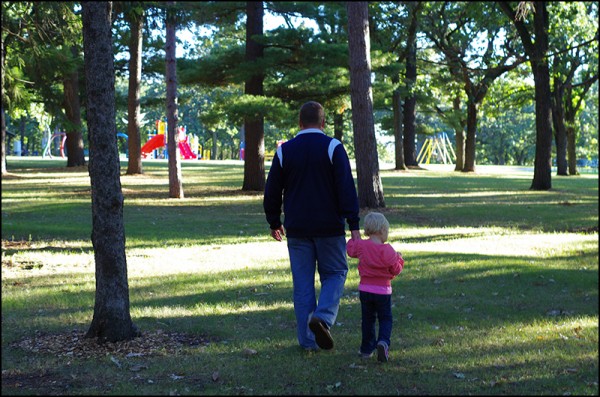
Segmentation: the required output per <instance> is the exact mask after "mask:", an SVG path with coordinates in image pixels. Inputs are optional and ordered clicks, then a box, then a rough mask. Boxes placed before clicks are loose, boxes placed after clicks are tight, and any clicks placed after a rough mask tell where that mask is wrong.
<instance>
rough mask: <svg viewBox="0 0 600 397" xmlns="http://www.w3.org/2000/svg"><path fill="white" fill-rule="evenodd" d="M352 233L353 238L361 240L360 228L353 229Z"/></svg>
mask: <svg viewBox="0 0 600 397" xmlns="http://www.w3.org/2000/svg"><path fill="white" fill-rule="evenodd" d="M350 235H351V238H352V240H360V239H361V237H360V230H351V231H350Z"/></svg>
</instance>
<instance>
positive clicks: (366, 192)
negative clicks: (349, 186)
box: [346, 1, 385, 208]
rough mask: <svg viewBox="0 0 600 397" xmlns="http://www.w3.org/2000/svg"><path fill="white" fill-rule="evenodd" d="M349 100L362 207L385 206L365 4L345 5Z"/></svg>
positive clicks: (359, 199) (351, 3)
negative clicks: (378, 153) (348, 54)
mask: <svg viewBox="0 0 600 397" xmlns="http://www.w3.org/2000/svg"><path fill="white" fill-rule="evenodd" d="M346 7H347V10H348V48H349V50H350V97H351V102H352V125H353V130H354V151H355V156H356V176H357V182H358V202H359V205H360V207H361V208H367V207H368V208H382V207H385V201H384V198H383V187H382V185H381V178H380V176H379V160H378V157H377V143H376V140H375V124H374V119H373V92H372V89H371V55H370V47H371V43H370V37H369V17H368V2H366V1H360V2H347V3H346Z"/></svg>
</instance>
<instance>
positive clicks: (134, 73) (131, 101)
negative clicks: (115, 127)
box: [127, 13, 144, 175]
mask: <svg viewBox="0 0 600 397" xmlns="http://www.w3.org/2000/svg"><path fill="white" fill-rule="evenodd" d="M128 19H129V26H130V29H131V39H130V41H129V92H128V95H127V148H128V151H129V159H128V164H127V174H128V175H134V174H142V173H143V168H142V141H141V137H140V87H141V80H142V42H143V40H142V29H143V26H144V19H143V15H137V14H135V13H133V15H131V16H130V17H129V18H128Z"/></svg>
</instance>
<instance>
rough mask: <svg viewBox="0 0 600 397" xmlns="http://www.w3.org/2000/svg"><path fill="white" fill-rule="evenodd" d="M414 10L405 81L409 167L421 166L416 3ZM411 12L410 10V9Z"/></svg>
mask: <svg viewBox="0 0 600 397" xmlns="http://www.w3.org/2000/svg"><path fill="white" fill-rule="evenodd" d="M409 10H411V11H413V12H412V15H411V22H410V25H409V28H408V36H407V39H406V74H405V76H404V79H405V80H404V82H405V85H406V89H407V92H408V95H407V96H406V97H405V98H404V106H403V116H404V120H403V125H404V129H403V137H404V140H403V144H404V164H405V165H406V166H407V167H419V163H418V162H417V146H416V142H415V141H416V139H415V137H416V134H417V132H416V123H415V122H416V118H417V117H416V108H417V97H416V96H415V93H414V87H415V85H416V83H417V26H418V24H417V21H418V19H417V12H418V9H417V8H416V6H415V5H412V6H411V7H409ZM409 12H410V11H409Z"/></svg>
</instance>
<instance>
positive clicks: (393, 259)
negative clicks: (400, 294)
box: [346, 212, 404, 362]
mask: <svg viewBox="0 0 600 397" xmlns="http://www.w3.org/2000/svg"><path fill="white" fill-rule="evenodd" d="M364 227H365V234H366V235H367V236H368V237H369V239H368V240H362V239H351V240H349V241H348V243H347V245H346V251H347V253H348V256H350V257H351V258H358V274H359V275H360V283H359V285H358V290H359V292H360V304H361V311H362V343H361V345H360V350H359V353H360V355H361V356H362V357H364V358H368V357H371V356H372V355H373V352H374V351H375V349H377V360H378V361H382V362H386V361H388V358H389V355H388V351H389V347H390V338H391V335H392V321H393V318H392V284H391V280H392V279H393V278H394V277H396V276H397V275H398V274H400V272H401V271H402V269H403V268H404V259H402V255H401V254H400V253H399V252H396V250H395V249H394V248H393V247H392V246H391V245H390V244H386V243H385V242H386V241H387V238H388V233H389V229H390V224H389V222H388V221H387V219H386V218H385V216H383V214H381V213H379V212H370V213H369V214H367V216H366V217H365V221H364ZM377 319H379V336H377V335H376V332H375V322H376V321H377Z"/></svg>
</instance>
